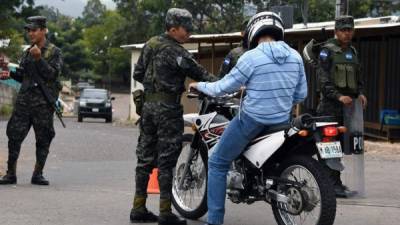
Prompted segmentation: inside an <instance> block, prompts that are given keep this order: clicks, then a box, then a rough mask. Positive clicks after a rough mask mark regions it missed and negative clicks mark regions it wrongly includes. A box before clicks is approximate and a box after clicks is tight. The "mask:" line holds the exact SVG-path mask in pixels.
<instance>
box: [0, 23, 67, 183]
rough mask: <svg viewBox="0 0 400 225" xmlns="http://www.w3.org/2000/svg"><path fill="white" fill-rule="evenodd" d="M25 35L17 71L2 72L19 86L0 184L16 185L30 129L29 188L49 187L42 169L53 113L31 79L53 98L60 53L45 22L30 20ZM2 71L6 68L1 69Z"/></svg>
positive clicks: (56, 94)
mask: <svg viewBox="0 0 400 225" xmlns="http://www.w3.org/2000/svg"><path fill="white" fill-rule="evenodd" d="M27 22H28V23H27V24H26V25H25V27H24V28H25V30H26V33H27V35H28V37H29V39H30V41H31V47H30V48H28V49H27V50H26V51H25V52H24V54H23V56H22V58H21V60H20V64H19V68H18V69H17V71H16V72H15V73H14V72H11V73H10V72H9V71H3V72H2V73H1V74H0V78H1V79H9V78H13V79H14V80H16V81H18V82H21V88H20V90H19V93H18V96H17V99H16V102H15V106H14V111H13V113H12V116H11V118H10V120H9V121H8V125H7V136H8V162H7V163H8V170H7V174H6V175H5V176H3V177H2V178H1V179H0V184H16V183H17V176H16V168H17V160H18V156H19V152H20V149H21V144H22V142H23V140H24V139H25V137H26V135H27V134H28V132H29V129H30V128H31V126H32V127H33V129H34V131H35V137H36V164H35V169H34V171H33V175H32V180H31V183H32V184H36V185H49V181H48V180H46V179H45V178H44V177H43V168H44V166H45V163H46V159H47V155H48V154H49V148H50V143H51V141H52V139H53V138H54V136H55V132H54V127H53V114H54V110H53V109H52V107H50V106H49V105H48V103H47V102H46V99H45V97H44V95H43V94H42V92H41V91H40V89H39V87H38V84H37V83H36V82H35V81H34V80H33V79H32V76H33V75H36V77H40V78H41V79H42V82H43V83H45V84H46V86H47V88H48V90H49V92H50V94H52V95H53V96H54V97H55V98H57V97H58V92H59V91H60V89H61V85H60V83H59V81H58V77H59V74H60V71H61V67H62V63H63V61H62V57H61V51H60V49H59V48H57V47H56V46H55V45H53V44H52V43H50V42H49V41H48V40H47V39H46V33H47V26H46V18H45V17H42V16H33V17H29V18H28V19H27ZM1 67H3V68H5V67H6V65H1Z"/></svg>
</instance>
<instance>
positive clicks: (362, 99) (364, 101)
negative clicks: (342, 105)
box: [358, 95, 367, 109]
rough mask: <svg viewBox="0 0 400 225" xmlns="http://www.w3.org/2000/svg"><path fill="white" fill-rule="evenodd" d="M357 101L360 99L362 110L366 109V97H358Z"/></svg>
mask: <svg viewBox="0 0 400 225" xmlns="http://www.w3.org/2000/svg"><path fill="white" fill-rule="evenodd" d="M358 99H360V101H361V104H362V106H363V108H364V109H365V108H367V97H365V95H359V96H358Z"/></svg>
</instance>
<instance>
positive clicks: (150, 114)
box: [135, 102, 183, 199]
mask: <svg viewBox="0 0 400 225" xmlns="http://www.w3.org/2000/svg"><path fill="white" fill-rule="evenodd" d="M182 116H183V109H182V106H181V105H180V104H177V103H168V104H167V103H163V102H145V104H144V106H143V111H142V117H141V122H140V135H139V140H138V145H137V148H136V156H137V166H136V177H135V180H136V193H135V195H136V196H142V197H147V184H148V181H149V174H150V173H151V171H152V170H153V168H155V167H158V170H159V171H158V183H159V185H160V198H161V199H171V193H172V178H173V177H172V176H173V174H172V173H173V168H174V167H175V165H176V162H177V160H178V157H179V155H180V152H181V149H182V133H183V118H182Z"/></svg>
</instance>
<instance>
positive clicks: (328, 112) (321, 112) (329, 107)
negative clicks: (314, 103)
mask: <svg viewBox="0 0 400 225" xmlns="http://www.w3.org/2000/svg"><path fill="white" fill-rule="evenodd" d="M317 114H318V116H334V118H331V119H329V120H330V121H334V122H338V123H339V124H341V125H342V124H343V104H342V103H341V102H339V101H338V100H331V99H326V98H323V99H321V101H320V103H319V105H318V107H317Z"/></svg>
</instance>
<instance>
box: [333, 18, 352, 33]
mask: <svg viewBox="0 0 400 225" xmlns="http://www.w3.org/2000/svg"><path fill="white" fill-rule="evenodd" d="M345 28H354V18H353V17H352V16H339V17H337V18H336V19H335V29H336V30H340V29H345Z"/></svg>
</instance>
